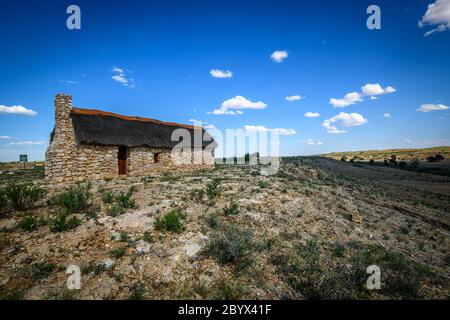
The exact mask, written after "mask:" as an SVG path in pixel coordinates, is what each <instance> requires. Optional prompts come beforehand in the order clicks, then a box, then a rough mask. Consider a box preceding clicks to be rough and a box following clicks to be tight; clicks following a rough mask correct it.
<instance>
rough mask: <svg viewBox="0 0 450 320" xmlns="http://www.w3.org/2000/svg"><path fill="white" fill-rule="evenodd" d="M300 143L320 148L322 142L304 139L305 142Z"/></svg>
mask: <svg viewBox="0 0 450 320" xmlns="http://www.w3.org/2000/svg"><path fill="white" fill-rule="evenodd" d="M302 142H304V143H306V144H307V145H309V146H321V145H323V143H322V141H315V140H314V139H306V140H302Z"/></svg>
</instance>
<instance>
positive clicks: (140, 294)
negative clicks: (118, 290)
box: [128, 284, 147, 300]
mask: <svg viewBox="0 0 450 320" xmlns="http://www.w3.org/2000/svg"><path fill="white" fill-rule="evenodd" d="M130 290H131V294H130V296H129V297H128V299H129V300H142V299H144V298H145V294H146V293H147V289H146V288H145V286H144V285H143V284H137V285H133V286H132V287H131V289H130Z"/></svg>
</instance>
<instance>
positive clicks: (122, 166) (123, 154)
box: [119, 146, 128, 175]
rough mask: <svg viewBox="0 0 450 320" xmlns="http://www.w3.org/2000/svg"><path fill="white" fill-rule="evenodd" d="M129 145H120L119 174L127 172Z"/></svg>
mask: <svg viewBox="0 0 450 320" xmlns="http://www.w3.org/2000/svg"><path fill="white" fill-rule="evenodd" d="M127 153H128V150H127V147H125V146H120V147H119V175H124V174H127Z"/></svg>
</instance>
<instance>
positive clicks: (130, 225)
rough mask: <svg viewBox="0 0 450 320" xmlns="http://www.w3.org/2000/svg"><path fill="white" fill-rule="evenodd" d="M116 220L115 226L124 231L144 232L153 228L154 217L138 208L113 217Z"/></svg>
mask: <svg viewBox="0 0 450 320" xmlns="http://www.w3.org/2000/svg"><path fill="white" fill-rule="evenodd" d="M113 220H114V221H115V222H116V225H115V228H116V229H118V230H124V231H129V230H133V231H138V232H145V231H148V230H153V224H154V222H155V218H154V217H150V216H149V215H148V211H145V210H139V211H135V212H129V213H125V214H123V215H121V216H118V217H116V218H114V219H113Z"/></svg>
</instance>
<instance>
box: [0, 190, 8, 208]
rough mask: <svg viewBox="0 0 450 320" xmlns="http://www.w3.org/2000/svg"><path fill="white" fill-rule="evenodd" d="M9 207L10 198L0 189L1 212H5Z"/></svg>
mask: <svg viewBox="0 0 450 320" xmlns="http://www.w3.org/2000/svg"><path fill="white" fill-rule="evenodd" d="M7 206H8V198H7V197H6V193H5V191H4V190H3V189H0V212H2V211H5V210H6V207H7Z"/></svg>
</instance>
